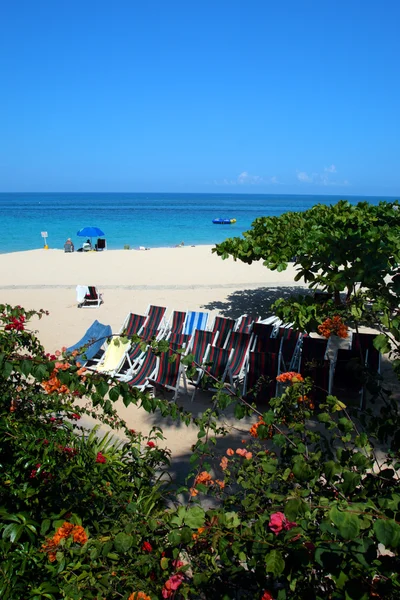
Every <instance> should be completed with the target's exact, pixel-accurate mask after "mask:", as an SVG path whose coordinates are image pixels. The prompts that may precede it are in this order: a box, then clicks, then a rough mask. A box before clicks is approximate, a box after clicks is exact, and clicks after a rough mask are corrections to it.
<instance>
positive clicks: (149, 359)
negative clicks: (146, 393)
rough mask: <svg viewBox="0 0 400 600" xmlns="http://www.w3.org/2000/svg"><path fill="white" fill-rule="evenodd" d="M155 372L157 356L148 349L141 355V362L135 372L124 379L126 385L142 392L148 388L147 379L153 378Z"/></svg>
mask: <svg viewBox="0 0 400 600" xmlns="http://www.w3.org/2000/svg"><path fill="white" fill-rule="evenodd" d="M156 370H157V356H156V355H155V354H154V352H153V351H152V349H151V348H148V349H147V350H146V352H145V353H144V355H143V360H142V361H141V363H140V364H139V366H138V368H137V370H136V371H135V372H134V373H133V375H132V376H131V377H130V378H129V377H128V378H125V381H126V382H127V383H128V385H131V386H132V387H136V388H138V389H139V391H143V390H144V389H146V388H147V387H150V386H151V384H150V383H149V379H150V378H151V377H154V375H155V373H156Z"/></svg>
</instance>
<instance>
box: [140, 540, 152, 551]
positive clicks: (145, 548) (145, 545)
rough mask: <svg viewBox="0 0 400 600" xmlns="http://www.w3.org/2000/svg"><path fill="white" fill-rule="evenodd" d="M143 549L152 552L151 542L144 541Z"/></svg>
mask: <svg viewBox="0 0 400 600" xmlns="http://www.w3.org/2000/svg"><path fill="white" fill-rule="evenodd" d="M142 550H143V552H152V550H153V546H152V545H151V544H150V542H143V546H142Z"/></svg>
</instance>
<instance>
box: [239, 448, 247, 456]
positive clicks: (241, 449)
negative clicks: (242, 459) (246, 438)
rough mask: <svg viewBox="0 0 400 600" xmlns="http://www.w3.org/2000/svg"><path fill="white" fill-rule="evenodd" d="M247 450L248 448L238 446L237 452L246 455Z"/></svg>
mask: <svg viewBox="0 0 400 600" xmlns="http://www.w3.org/2000/svg"><path fill="white" fill-rule="evenodd" d="M246 452H247V450H245V449H244V448H236V454H238V455H239V456H246Z"/></svg>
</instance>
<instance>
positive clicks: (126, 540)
mask: <svg viewBox="0 0 400 600" xmlns="http://www.w3.org/2000/svg"><path fill="white" fill-rule="evenodd" d="M132 543H133V538H132V536H131V535H127V534H126V533H124V532H123V531H121V532H120V533H117V535H116V536H115V539H114V548H115V550H116V551H117V552H123V553H124V552H127V551H128V550H129V548H131V546H132Z"/></svg>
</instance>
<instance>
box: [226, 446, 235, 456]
mask: <svg viewBox="0 0 400 600" xmlns="http://www.w3.org/2000/svg"><path fill="white" fill-rule="evenodd" d="M226 453H227V455H228V456H233V455H234V454H235V452H234V451H233V450H232V448H228V450H227V451H226Z"/></svg>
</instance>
